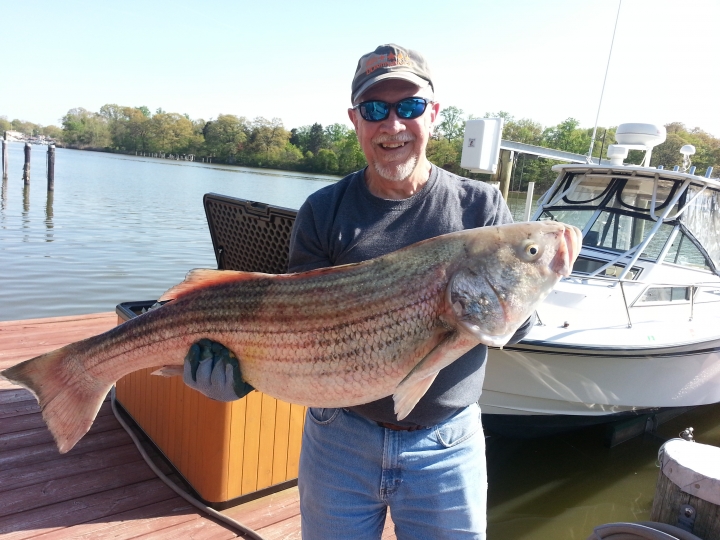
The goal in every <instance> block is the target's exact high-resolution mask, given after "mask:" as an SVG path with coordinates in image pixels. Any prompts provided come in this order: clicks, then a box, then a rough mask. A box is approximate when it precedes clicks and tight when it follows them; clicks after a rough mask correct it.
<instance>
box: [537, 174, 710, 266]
mask: <svg viewBox="0 0 720 540" xmlns="http://www.w3.org/2000/svg"><path fill="white" fill-rule="evenodd" d="M682 188H683V181H682V180H679V179H678V180H675V179H667V178H659V177H658V175H657V174H653V175H652V176H639V175H638V176H622V175H610V174H606V173H605V172H595V171H593V170H590V171H587V172H584V173H570V174H566V175H565V177H564V178H563V180H562V181H561V182H560V183H559V184H558V185H557V187H556V189H555V192H554V193H553V194H552V196H551V197H550V198H548V199H546V201H547V202H546V203H545V204H544V205H543V209H542V213H541V216H540V217H539V219H540V220H554V221H561V222H563V223H568V224H570V225H574V226H576V227H578V228H579V229H581V230H582V231H583V245H584V246H587V247H593V248H597V249H601V250H603V251H611V252H614V253H628V256H629V255H630V254H631V250H632V249H633V248H634V247H635V246H638V245H640V244H642V243H643V242H644V241H646V240H647V244H646V245H645V246H644V248H643V251H642V253H640V254H639V258H641V259H645V260H650V261H653V262H657V261H658V260H659V258H660V256H663V261H662V262H667V263H670V264H678V265H682V266H690V267H693V268H702V269H705V270H713V268H712V265H711V264H710V262H709V261H708V260H707V256H706V255H705V254H704V253H703V251H702V249H701V248H700V247H699V246H702V247H703V248H704V249H705V250H706V251H707V254H708V255H709V256H710V258H711V259H712V261H713V262H714V264H715V268H720V234H718V231H720V191H719V190H717V189H710V188H709V187H706V186H704V185H701V184H690V185H689V186H688V189H687V193H684V194H682V196H681V193H682ZM661 220H662V222H661V223H660V224H659V225H658V221H661ZM653 231H654V233H653ZM651 233H652V237H651V238H649V235H650V234H651ZM648 238H649V239H648ZM669 240H672V243H671V244H670V245H667V244H668V241H669ZM636 256H638V255H637V254H636Z"/></svg>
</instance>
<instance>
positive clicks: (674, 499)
mask: <svg viewBox="0 0 720 540" xmlns="http://www.w3.org/2000/svg"><path fill="white" fill-rule="evenodd" d="M718 462H720V448H718V447H716V446H710V445H707V444H700V443H696V442H692V441H686V440H683V439H671V440H670V441H668V442H666V443H665V444H664V445H663V447H662V448H661V449H660V473H659V475H658V482H657V486H656V487H655V499H654V500H653V506H652V512H651V514H650V519H651V520H652V521H658V522H660V523H667V524H668V525H675V526H676V527H680V528H681V529H685V530H686V531H689V532H691V533H692V534H694V535H695V536H698V537H700V538H707V539H708V540H709V539H710V538H720V472H719V470H718V467H717V463H718Z"/></svg>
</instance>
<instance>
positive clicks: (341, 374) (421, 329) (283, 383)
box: [2, 222, 581, 452]
mask: <svg viewBox="0 0 720 540" xmlns="http://www.w3.org/2000/svg"><path fill="white" fill-rule="evenodd" d="M580 238H581V235H580V231H579V230H578V229H577V228H575V227H572V226H569V225H564V224H562V223H557V222H542V223H539V222H535V223H521V224H513V225H502V226H498V227H484V228H479V229H470V230H466V231H459V232H456V233H450V234H446V235H443V236H439V237H436V238H432V239H429V240H425V241H423V242H419V243H417V244H413V245H412V246H408V247H407V248H404V249H401V250H399V251H396V252H393V253H390V254H388V255H385V256H383V257H379V258H377V259H373V260H370V261H366V262H363V263H357V264H350V265H345V266H339V267H333V268H324V269H320V270H313V271H310V272H305V273H299V274H283V275H270V274H259V273H246V272H232V271H218V270H194V271H192V272H190V273H189V274H188V276H187V278H186V279H185V281H184V282H183V283H181V284H180V285H177V286H176V287H173V288H172V289H170V290H169V291H168V292H167V293H165V295H163V296H162V297H161V298H160V300H161V301H167V303H165V304H164V305H163V306H162V307H159V308H157V309H154V310H151V311H148V312H147V313H145V314H143V315H140V316H138V317H135V318H133V319H130V320H129V321H127V322H125V323H124V324H122V325H120V326H118V327H116V328H114V329H112V330H110V331H108V332H106V333H104V334H101V335H99V336H95V337H92V338H89V339H86V340H83V341H79V342H77V343H72V344H70V345H67V346H66V347H63V348H62V349H58V350H57V351H52V352H50V353H47V354H44V355H42V356H39V357H37V358H33V359H30V360H27V361H25V362H22V363H21V364H18V365H16V366H14V367H12V368H10V369H7V370H5V371H3V372H2V376H4V377H5V378H7V379H9V380H10V381H13V382H16V383H18V384H20V385H22V386H25V387H26V388H28V389H29V390H31V391H32V392H33V394H34V395H35V396H36V397H37V398H38V401H39V402H40V405H41V408H42V411H43V418H44V420H45V422H46V423H47V424H48V427H49V428H50V430H51V432H52V433H53V436H54V437H55V440H56V442H57V444H58V448H59V450H60V451H61V452H67V451H68V450H69V449H71V448H72V447H73V446H74V445H75V443H76V442H77V441H78V440H79V439H80V438H81V437H82V436H83V435H84V434H85V433H86V432H87V430H88V429H89V428H90V426H91V425H92V421H93V419H94V417H95V415H96V414H97V411H98V410H99V408H100V405H101V403H102V401H103V399H104V397H105V395H106V394H107V392H108V391H109V389H110V387H111V386H112V385H113V384H114V383H115V381H116V380H118V379H119V378H121V377H123V376H125V375H127V374H128V373H131V372H133V371H136V370H139V369H143V368H148V367H160V366H176V367H180V366H182V365H183V362H184V358H185V355H186V354H187V351H188V350H189V348H190V347H191V346H192V344H194V343H196V342H197V341H199V340H200V339H202V338H207V339H210V340H213V341H216V342H219V343H222V344H223V345H225V346H226V347H228V348H229V349H230V350H232V351H233V352H234V353H235V354H236V356H237V357H238V359H239V363H240V369H241V373H242V376H243V379H245V381H246V382H248V383H249V384H251V385H252V386H254V387H255V388H256V389H258V390H260V391H262V392H265V393H267V394H269V395H271V396H273V397H276V398H278V399H281V400H284V401H288V402H292V403H298V404H301V405H308V406H315V407H347V406H353V405H360V404H363V403H368V402H371V401H374V400H377V399H380V398H383V397H385V396H389V395H393V397H394V400H395V411H396V413H397V417H398V419H400V420H401V419H403V418H404V417H405V416H407V414H408V413H409V412H410V411H411V410H412V408H413V407H414V406H415V404H416V403H417V401H418V400H419V399H420V398H421V397H422V395H423V394H424V393H425V391H426V390H427V388H428V387H429V386H430V384H432V381H433V380H434V378H435V376H436V375H437V373H438V371H439V370H440V369H442V368H443V367H445V366H447V365H449V364H450V363H451V362H453V361H454V360H455V359H456V358H458V357H460V356H461V355H462V354H464V353H465V352H467V351H468V350H470V349H471V348H472V347H474V346H476V345H478V344H479V343H485V344H487V345H503V344H504V343H505V342H507V340H508V339H510V337H511V336H512V335H513V333H514V332H515V330H516V329H517V328H518V327H519V326H520V325H521V324H522V323H523V322H524V321H525V320H526V319H527V318H528V317H529V316H530V314H531V313H532V311H533V310H534V308H535V306H536V305H537V304H538V303H539V302H541V301H542V299H543V298H544V297H545V296H546V295H547V294H548V293H549V292H550V290H551V289H552V287H553V286H554V284H555V283H556V282H557V280H558V279H559V278H560V276H561V275H569V273H570V269H571V267H572V263H573V261H574V259H575V257H576V256H577V252H578V251H579V249H578V246H579V243H580ZM530 248H532V249H530Z"/></svg>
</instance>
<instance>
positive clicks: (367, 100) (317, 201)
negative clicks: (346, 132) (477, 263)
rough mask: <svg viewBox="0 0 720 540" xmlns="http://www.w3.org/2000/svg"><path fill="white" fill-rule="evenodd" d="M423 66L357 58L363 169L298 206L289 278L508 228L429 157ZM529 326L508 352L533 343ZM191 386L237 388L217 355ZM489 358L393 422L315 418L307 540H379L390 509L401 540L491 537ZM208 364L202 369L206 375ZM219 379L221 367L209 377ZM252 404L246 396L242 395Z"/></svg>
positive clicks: (430, 89) (499, 209)
mask: <svg viewBox="0 0 720 540" xmlns="http://www.w3.org/2000/svg"><path fill="white" fill-rule="evenodd" d="M434 90H435V88H434V84H433V80H432V76H431V73H430V70H429V68H428V66H427V63H426V61H425V59H424V58H423V57H422V56H421V55H420V54H419V53H417V52H416V51H413V50H409V49H405V48H403V47H399V46H397V45H394V44H390V45H382V46H380V47H378V48H377V49H375V50H374V51H373V52H371V53H368V54H366V55H364V56H363V57H361V58H360V61H359V62H358V65H357V69H356V72H355V76H354V78H353V81H352V93H351V101H352V107H351V108H350V109H348V115H349V117H350V120H351V121H352V123H353V125H354V126H355V131H356V132H357V136H358V140H359V142H360V146H361V147H362V150H363V152H364V154H365V157H366V158H367V162H368V166H367V167H366V168H365V169H363V170H361V171H358V172H355V173H353V174H350V175H349V176H347V177H345V178H343V179H342V180H340V181H339V182H337V183H336V184H333V185H331V186H328V187H326V188H323V189H321V190H319V191H317V192H315V193H314V194H312V195H311V196H310V197H308V199H307V201H306V202H305V203H304V204H303V205H302V207H301V208H300V210H299V212H298V215H297V219H296V222H295V226H294V228H293V232H292V237H291V241H290V266H289V270H290V271H291V272H301V271H305V270H311V269H315V268H321V267H327V266H334V265H339V264H346V263H354V262H359V261H364V260H367V259H371V258H373V257H378V256H380V255H384V254H386V253H389V252H391V251H394V250H397V249H400V248H402V247H404V246H407V245H409V244H412V243H414V242H418V241H420V240H424V239H427V238H431V237H434V236H438V235H440V234H444V233H448V232H452V231H457V230H461V229H467V228H473V227H483V226H486V225H499V224H503V223H509V222H511V221H512V217H511V215H510V212H509V210H508V208H507V205H506V204H505V202H504V201H503V199H502V197H501V196H500V192H499V191H498V190H497V189H495V188H492V187H490V186H489V185H487V184H485V183H482V182H477V181H473V180H469V179H467V178H462V177H459V176H456V175H454V174H451V173H449V172H447V171H444V170H442V169H440V168H438V167H436V166H435V165H433V164H432V163H430V162H429V161H428V159H427V156H426V147H427V143H428V140H429V138H430V134H431V130H432V127H433V124H434V122H435V119H436V118H437V115H438V112H439V110H440V105H439V104H438V103H437V102H436V101H435V98H434ZM532 322H533V321H532V318H531V319H530V320H528V321H527V322H526V323H525V324H524V325H523V326H522V327H521V328H520V329H519V330H518V332H517V333H516V335H515V336H514V338H513V340H511V342H516V341H519V340H520V339H521V338H522V337H524V336H525V335H526V334H527V332H528V331H529V329H530V328H531V325H532ZM193 355H194V359H193V362H187V363H186V365H190V364H192V365H194V369H195V370H197V373H198V375H196V376H195V377H194V378H195V379H197V381H194V380H193V377H192V376H191V375H189V373H190V372H191V370H190V369H187V370H186V372H187V373H188V375H186V377H185V380H186V382H187V383H188V384H190V385H191V386H194V387H197V388H199V389H200V390H201V391H203V392H204V393H206V394H207V395H210V396H211V397H213V395H215V397H218V398H220V399H224V398H226V396H227V395H228V394H230V397H232V398H234V397H235V395H237V394H243V392H244V390H243V391H238V389H237V387H238V384H237V381H235V390H231V391H229V392H228V390H227V389H228V388H229V387H230V386H231V384H232V382H233V381H232V380H231V379H232V375H231V373H232V372H231V371H230V369H229V368H228V369H227V377H224V376H223V372H224V371H225V369H224V368H223V367H222V363H218V362H217V356H218V355H215V356H214V357H213V355H211V354H207V353H206V354H205V356H204V357H206V358H207V359H206V360H203V361H200V360H201V358H202V355H201V351H200V350H199V349H197V348H195V350H194V352H193V353H191V354H189V355H188V356H189V358H192V357H193ZM486 359H487V347H485V346H484V345H479V346H477V347H476V348H474V349H473V350H471V351H470V352H468V353H467V354H465V355H464V356H462V357H461V358H459V359H458V360H456V361H455V362H454V363H452V364H451V365H450V366H448V367H446V368H444V369H443V370H441V371H440V373H439V374H438V376H437V378H436V379H435V381H434V383H433V384H432V385H431V387H430V388H429V390H428V391H427V393H426V394H425V396H423V397H422V398H421V399H420V401H419V402H418V404H417V406H416V407H415V408H414V409H413V411H412V412H411V413H410V415H409V416H408V417H407V418H405V419H404V420H403V421H402V422H398V421H397V419H396V417H395V413H394V411H393V401H392V397H387V398H384V399H381V400H378V401H375V402H373V403H368V404H364V405H359V406H356V407H350V408H347V409H317V408H310V409H308V413H307V418H306V421H305V431H304V434H303V442H302V452H301V456H300V477H299V481H298V485H299V490H300V511H301V515H302V533H303V538H307V539H309V540H337V539H343V540H345V539H379V538H380V535H381V532H382V530H383V526H384V523H385V516H386V513H387V509H388V508H389V509H390V512H391V514H392V519H393V522H394V523H395V530H396V535H397V538H399V539H401V540H402V539H432V540H439V539H459V538H485V528H486V491H487V480H486V473H485V440H484V436H483V431H482V426H481V423H480V409H479V407H478V405H477V401H478V398H479V397H480V393H481V391H482V384H483V378H484V374H485V361H486ZM198 366H199V368H198ZM214 367H217V369H215V370H213V368H214ZM243 395H244V394H243Z"/></svg>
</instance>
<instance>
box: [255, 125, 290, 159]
mask: <svg viewBox="0 0 720 540" xmlns="http://www.w3.org/2000/svg"><path fill="white" fill-rule="evenodd" d="M289 141H290V132H289V131H287V130H286V129H285V128H284V127H283V123H282V120H281V119H280V118H273V119H272V120H267V119H266V118H263V117H261V116H260V117H257V118H255V119H254V120H253V121H252V124H251V132H250V136H249V137H248V143H249V144H248V150H249V151H250V152H251V153H252V154H255V155H251V156H248V157H249V162H250V163H256V164H257V165H262V164H263V163H264V164H265V165H266V166H270V165H273V164H276V163H274V162H275V159H278V156H279V155H280V153H281V151H282V150H283V149H284V147H285V144H286V143H288V142H289ZM273 158H275V159H273Z"/></svg>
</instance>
